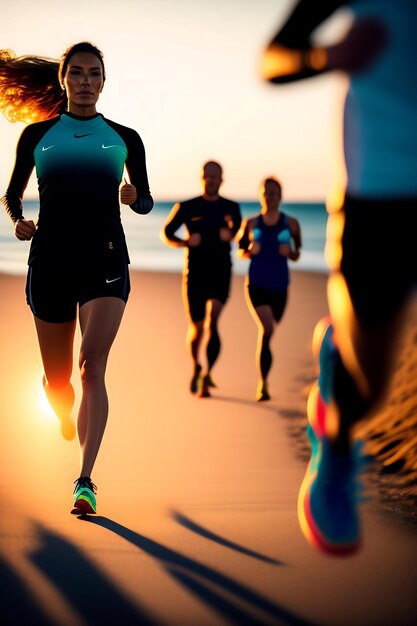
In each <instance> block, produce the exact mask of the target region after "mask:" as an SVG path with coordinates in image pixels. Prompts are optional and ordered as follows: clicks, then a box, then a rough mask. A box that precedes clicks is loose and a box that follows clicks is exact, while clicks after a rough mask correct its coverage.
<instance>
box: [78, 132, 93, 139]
mask: <svg viewBox="0 0 417 626" xmlns="http://www.w3.org/2000/svg"><path fill="white" fill-rule="evenodd" d="M91 134H92V133H86V134H85V135H77V134H75V135H74V137H75V139H80V138H81V137H89V136H90V135H91Z"/></svg>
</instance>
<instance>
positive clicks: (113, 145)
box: [101, 143, 121, 150]
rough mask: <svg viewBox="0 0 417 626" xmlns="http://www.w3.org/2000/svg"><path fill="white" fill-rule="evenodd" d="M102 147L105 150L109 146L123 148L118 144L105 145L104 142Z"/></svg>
mask: <svg viewBox="0 0 417 626" xmlns="http://www.w3.org/2000/svg"><path fill="white" fill-rule="evenodd" d="M101 147H102V148H103V150H107V148H121V146H118V145H117V144H112V145H111V146H105V145H104V143H102V144H101Z"/></svg>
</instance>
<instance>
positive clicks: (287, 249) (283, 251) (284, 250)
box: [278, 243, 291, 257]
mask: <svg viewBox="0 0 417 626" xmlns="http://www.w3.org/2000/svg"><path fill="white" fill-rule="evenodd" d="M278 252H279V253H280V255H281V256H287V257H288V256H290V254H291V246H290V245H289V244H288V243H281V244H280V245H279V246H278Z"/></svg>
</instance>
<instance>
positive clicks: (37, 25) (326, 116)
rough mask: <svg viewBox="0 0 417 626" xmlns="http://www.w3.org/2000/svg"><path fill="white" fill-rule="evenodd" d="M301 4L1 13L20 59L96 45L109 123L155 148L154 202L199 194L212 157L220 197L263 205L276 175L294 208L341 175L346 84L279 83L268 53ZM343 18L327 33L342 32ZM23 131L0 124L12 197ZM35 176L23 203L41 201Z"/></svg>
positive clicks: (135, 5)
mask: <svg viewBox="0 0 417 626" xmlns="http://www.w3.org/2000/svg"><path fill="white" fill-rule="evenodd" d="M292 5H293V0H212V1H211V2H203V1H202V0H195V1H194V2H189V0H119V2H117V3H116V2H113V0H82V1H81V0H73V1H72V2H63V3H56V2H53V1H52V0H38V2H35V3H33V2H29V0H15V1H14V2H13V3H7V5H5V6H4V7H3V8H2V20H1V23H0V43H1V47H2V48H11V49H12V50H14V51H15V53H16V54H17V55H18V56H20V55H23V54H37V55H43V56H48V57H53V58H58V57H59V56H60V54H61V53H62V52H63V50H64V49H65V48H66V47H68V46H69V45H71V44H73V43H76V42H77V41H81V40H86V39H87V40H89V41H92V42H93V43H94V44H95V45H97V46H98V47H99V48H100V49H101V50H102V51H103V53H104V58H105V63H106V71H107V81H106V85H105V88H104V91H103V94H102V96H101V98H100V101H99V103H98V110H99V111H100V112H101V113H103V114H104V115H105V116H106V117H108V118H110V119H113V120H115V121H117V122H119V123H121V124H124V125H126V126H130V127H132V128H135V129H136V130H137V131H138V132H139V134H140V135H141V137H142V139H143V141H144V143H145V148H146V153H147V164H148V174H149V180H150V185H151V192H152V194H153V196H154V197H155V198H156V199H157V200H164V199H170V200H177V199H178V200H181V199H183V198H186V197H188V196H192V195H198V194H199V193H200V184H199V177H200V168H201V164H202V163H203V162H204V161H206V160H208V159H216V160H218V161H220V162H221V163H222V165H223V167H224V185H223V187H222V190H221V192H222V194H223V195H227V196H231V197H234V198H236V199H241V200H242V199H254V198H257V194H258V187H259V183H260V181H261V179H262V178H264V177H265V176H269V175H275V176H278V177H279V178H280V179H281V180H282V182H283V187H284V198H285V199H287V200H323V199H324V198H325V197H326V196H327V194H328V192H329V188H330V185H331V180H332V177H333V174H334V161H335V159H334V149H335V141H336V139H337V135H338V133H335V128H337V126H338V124H339V121H338V120H339V118H340V107H339V106H338V105H337V98H336V97H335V96H336V93H337V92H338V91H339V89H340V88H341V86H342V85H341V79H340V77H336V76H331V77H330V76H322V77H319V78H316V79H313V80H310V81H305V82H304V83H303V84H296V85H289V86H286V87H281V88H277V87H273V86H271V85H268V84H265V83H263V82H262V81H261V79H260V73H259V63H260V55H261V53H262V51H263V49H264V47H265V45H266V43H267V42H268V41H269V39H270V37H271V35H272V34H273V33H274V32H275V30H276V29H277V27H278V26H279V24H280V23H281V22H282V21H283V20H284V19H285V16H286V14H287V13H288V11H289V9H290V8H291V6H292ZM342 22H343V20H339V21H338V20H337V19H336V21H335V23H334V24H333V26H330V28H327V31H326V30H325V31H324V35H325V36H326V35H327V36H329V33H330V36H332V35H333V36H334V33H335V32H337V28H339V29H340V23H342ZM22 129H23V124H20V123H17V124H11V123H9V122H7V121H6V120H5V118H4V117H2V118H1V119H0V133H1V147H2V167H1V170H0V188H1V192H2V193H3V192H4V190H5V188H6V186H7V183H8V180H9V176H10V172H11V169H12V166H13V162H14V153H15V146H16V142H17V140H18V137H19V135H20V133H21V131H22ZM36 195H37V192H36V179H35V176H32V179H31V181H30V183H29V187H28V189H27V192H26V197H36Z"/></svg>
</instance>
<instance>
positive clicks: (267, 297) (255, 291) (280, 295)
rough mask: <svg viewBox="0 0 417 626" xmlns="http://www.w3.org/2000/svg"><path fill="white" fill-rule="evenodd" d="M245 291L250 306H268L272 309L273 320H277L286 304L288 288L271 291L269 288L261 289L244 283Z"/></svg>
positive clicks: (279, 318)
mask: <svg viewBox="0 0 417 626" xmlns="http://www.w3.org/2000/svg"><path fill="white" fill-rule="evenodd" d="M246 289H247V293H248V296H249V299H250V301H251V303H252V306H253V307H254V308H255V309H256V308H257V307H258V306H269V307H271V309H272V315H273V316H274V320H275V321H276V322H279V321H280V320H281V318H282V316H283V314H284V311H285V306H286V304H287V294H288V290H287V289H285V290H284V291H272V290H271V289H263V287H256V286H255V285H251V284H250V283H249V284H246Z"/></svg>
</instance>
